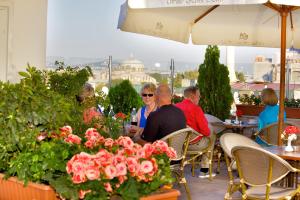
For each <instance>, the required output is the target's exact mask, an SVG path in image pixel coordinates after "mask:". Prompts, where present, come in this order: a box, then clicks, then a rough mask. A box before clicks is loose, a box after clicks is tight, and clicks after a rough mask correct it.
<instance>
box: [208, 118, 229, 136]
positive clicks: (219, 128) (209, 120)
mask: <svg viewBox="0 0 300 200" xmlns="http://www.w3.org/2000/svg"><path fill="white" fill-rule="evenodd" d="M205 118H206V120H207V121H208V123H209V128H210V129H211V128H212V129H213V132H214V133H216V134H218V133H220V132H222V131H224V130H225V129H226V127H225V126H213V125H212V124H211V123H213V122H223V121H222V120H220V119H219V118H217V117H215V116H213V115H210V114H205Z"/></svg>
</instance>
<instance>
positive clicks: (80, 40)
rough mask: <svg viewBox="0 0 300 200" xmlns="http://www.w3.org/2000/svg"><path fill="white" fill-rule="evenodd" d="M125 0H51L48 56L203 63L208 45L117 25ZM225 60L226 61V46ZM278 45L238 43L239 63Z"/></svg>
mask: <svg viewBox="0 0 300 200" xmlns="http://www.w3.org/2000/svg"><path fill="white" fill-rule="evenodd" d="M123 2H125V0H48V33H47V56H63V57H88V58H105V57H108V56H109V55H112V56H113V58H117V59H126V58H129V56H130V55H131V54H133V55H134V57H135V58H137V59H139V60H141V61H144V62H147V63H153V65H154V63H156V62H163V61H169V60H170V59H171V58H174V59H175V63H176V61H182V62H194V63H199V64H200V63H201V62H202V61H203V58H204V53H205V48H206V46H202V45H192V44H182V43H179V42H174V41H170V40H166V39H161V38H154V37H151V36H144V35H139V34H134V33H127V32H122V31H120V30H119V29H117V24H118V17H119V11H120V6H121V4H122V3H123ZM220 49H221V62H225V56H224V55H225V48H224V47H220ZM275 51H279V50H278V49H270V48H251V47H236V50H235V54H236V62H237V63H253V61H254V58H255V55H264V56H266V57H272V54H273V53H274V52H275Z"/></svg>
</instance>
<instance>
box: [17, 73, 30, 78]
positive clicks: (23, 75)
mask: <svg viewBox="0 0 300 200" xmlns="http://www.w3.org/2000/svg"><path fill="white" fill-rule="evenodd" d="M19 75H20V76H22V77H25V78H30V75H29V74H28V73H26V72H19Z"/></svg>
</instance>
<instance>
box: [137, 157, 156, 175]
mask: <svg viewBox="0 0 300 200" xmlns="http://www.w3.org/2000/svg"><path fill="white" fill-rule="evenodd" d="M152 170H153V164H152V162H150V161H149V160H144V161H142V163H141V169H140V171H141V172H142V173H144V174H146V173H149V172H151V171H152Z"/></svg>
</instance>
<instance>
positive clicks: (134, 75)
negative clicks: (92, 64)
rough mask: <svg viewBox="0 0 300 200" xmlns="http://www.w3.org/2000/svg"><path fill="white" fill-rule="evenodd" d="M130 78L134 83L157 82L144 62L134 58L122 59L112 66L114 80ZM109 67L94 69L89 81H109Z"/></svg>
mask: <svg viewBox="0 0 300 200" xmlns="http://www.w3.org/2000/svg"><path fill="white" fill-rule="evenodd" d="M114 79H121V80H129V81H130V82H131V83H132V84H134V85H140V84H142V83H146V82H147V83H153V84H156V79H155V78H153V77H151V76H149V75H148V74H146V73H145V66H144V64H143V63H142V62H141V61H139V60H136V59H134V58H130V59H128V60H124V61H122V62H121V63H120V64H117V65H114V66H113V67H112V80H114ZM108 80H109V73H108V69H101V70H97V71H95V70H94V78H93V80H90V81H89V82H99V83H108Z"/></svg>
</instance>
